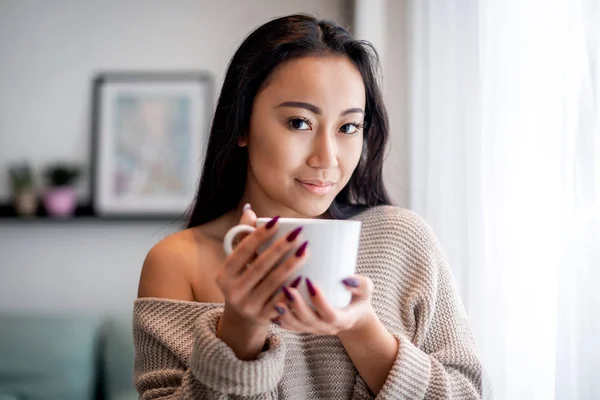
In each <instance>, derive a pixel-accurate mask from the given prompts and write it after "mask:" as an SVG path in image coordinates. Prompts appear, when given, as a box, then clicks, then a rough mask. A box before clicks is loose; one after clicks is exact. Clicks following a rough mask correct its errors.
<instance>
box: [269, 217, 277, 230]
mask: <svg viewBox="0 0 600 400" xmlns="http://www.w3.org/2000/svg"><path fill="white" fill-rule="evenodd" d="M278 219H279V215H278V216H276V217H275V218H273V219H272V220H270V221H269V222H267V225H266V228H267V229H271V228H272V227H273V226H275V224H276V223H277V220H278Z"/></svg>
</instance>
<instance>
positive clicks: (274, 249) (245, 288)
mask: <svg viewBox="0 0 600 400" xmlns="http://www.w3.org/2000/svg"><path fill="white" fill-rule="evenodd" d="M277 219H278V217H275V218H273V219H272V220H271V221H270V222H269V223H267V224H265V225H263V226H261V227H260V228H257V229H256V230H255V231H254V232H252V233H250V234H249V235H247V236H246V237H244V238H243V239H242V241H241V242H240V243H239V244H238V245H237V246H236V247H235V249H234V250H233V252H232V253H231V255H229V256H228V257H227V259H226V260H225V266H224V268H223V269H222V271H221V272H220V273H219V274H218V276H217V285H218V286H219V288H220V289H221V291H222V292H223V295H224V296H225V310H224V315H225V314H226V315H227V316H228V317H231V316H233V319H235V320H239V321H240V323H245V324H246V325H255V326H260V325H265V326H268V325H269V324H270V323H271V320H272V319H273V318H275V317H276V316H277V315H278V314H277V311H276V309H275V307H274V304H275V302H277V301H279V300H280V299H281V296H283V295H282V294H277V292H278V291H279V289H281V288H282V286H283V285H284V284H285V282H286V281H287V280H288V279H289V278H290V276H291V275H292V274H293V273H294V272H295V271H296V270H297V269H298V268H299V267H300V266H301V265H302V262H303V261H304V260H305V257H306V253H305V251H304V250H305V249H306V244H303V245H300V244H299V243H298V234H299V233H300V230H301V228H300V227H299V228H297V229H295V230H293V231H291V232H290V233H289V234H288V235H287V236H284V237H282V238H281V239H279V240H277V241H275V242H274V243H273V244H272V245H271V246H270V247H269V248H268V249H266V250H265V251H264V252H262V253H261V254H260V255H257V252H258V249H259V248H260V246H261V245H263V244H264V243H265V242H267V241H268V240H269V239H271V238H272V237H273V235H274V234H275V232H277V229H278V225H277ZM240 223H242V224H247V225H252V226H256V215H255V214H254V212H253V211H252V210H250V209H248V210H245V211H244V214H243V215H242V218H241V221H240ZM299 245H300V247H299V248H298V246H299ZM296 248H298V249H296ZM295 249H296V252H295V253H294V254H292V255H291V256H290V257H288V258H287V259H286V260H285V261H284V262H282V263H281V264H280V265H278V266H277V267H275V266H276V265H277V264H278V263H279V262H280V261H281V260H282V258H283V257H284V256H285V255H286V254H287V253H288V252H289V251H291V250H295ZM274 267H275V268H274Z"/></svg>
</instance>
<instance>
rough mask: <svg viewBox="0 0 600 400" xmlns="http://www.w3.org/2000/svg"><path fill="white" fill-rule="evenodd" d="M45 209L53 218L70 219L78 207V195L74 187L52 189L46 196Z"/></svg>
mask: <svg viewBox="0 0 600 400" xmlns="http://www.w3.org/2000/svg"><path fill="white" fill-rule="evenodd" d="M44 207H45V208H46V211H47V212H48V215H51V216H53V217H69V216H71V215H73V213H74V212H75V207H77V194H76V192H75V189H74V188H72V187H64V188H52V189H49V190H48V191H47V192H46V194H45V195H44Z"/></svg>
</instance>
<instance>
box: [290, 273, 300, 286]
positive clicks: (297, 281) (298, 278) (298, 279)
mask: <svg viewBox="0 0 600 400" xmlns="http://www.w3.org/2000/svg"><path fill="white" fill-rule="evenodd" d="M301 280H302V275H300V276H299V277H297V278H296V279H294V281H293V282H292V283H291V285H290V287H293V288H294V289H296V288H297V287H298V285H299V284H300V281H301Z"/></svg>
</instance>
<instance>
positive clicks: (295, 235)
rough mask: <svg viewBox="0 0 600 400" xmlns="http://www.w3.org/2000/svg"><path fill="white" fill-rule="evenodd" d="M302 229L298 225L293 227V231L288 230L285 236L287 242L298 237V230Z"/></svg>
mask: <svg viewBox="0 0 600 400" xmlns="http://www.w3.org/2000/svg"><path fill="white" fill-rule="evenodd" d="M301 231H302V227H301V226H300V227H298V228H296V229H294V230H293V231H291V232H290V234H289V235H288V237H287V241H288V242H293V241H294V239H296V238H297V237H298V235H299V234H300V232H301Z"/></svg>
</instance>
